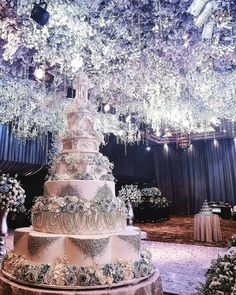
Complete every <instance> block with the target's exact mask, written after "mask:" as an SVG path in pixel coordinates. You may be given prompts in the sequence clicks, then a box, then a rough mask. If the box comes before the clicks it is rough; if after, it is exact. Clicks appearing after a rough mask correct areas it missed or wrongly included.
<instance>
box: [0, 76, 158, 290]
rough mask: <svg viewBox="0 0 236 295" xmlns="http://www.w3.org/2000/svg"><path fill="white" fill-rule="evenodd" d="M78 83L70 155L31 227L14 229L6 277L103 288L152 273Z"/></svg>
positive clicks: (66, 146) (67, 142) (56, 170)
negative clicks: (117, 189)
mask: <svg viewBox="0 0 236 295" xmlns="http://www.w3.org/2000/svg"><path fill="white" fill-rule="evenodd" d="M76 85H77V87H76V92H77V98H76V100H75V101H76V102H75V105H74V108H73V110H71V111H70V112H69V113H68V120H67V122H68V128H67V129H68V130H67V132H66V134H65V135H64V136H63V138H62V143H63V151H62V152H61V153H60V154H59V156H58V157H57V159H56V160H55V163H54V166H53V168H52V176H51V178H50V180H48V181H47V182H46V183H45V190H44V196H42V197H38V198H37V200H36V203H35V205H34V207H33V210H32V227H30V228H21V229H17V230H16V231H15V234H14V251H12V252H9V253H8V254H7V255H6V257H5V259H4V261H3V265H2V269H3V273H4V274H5V275H6V276H8V277H10V278H11V279H13V280H16V281H18V282H21V283H26V284H27V283H28V284H32V285H36V286H37V285H41V286H42V285H43V286H45V287H49V288H50V287H52V288H60V287H63V288H73V289H75V288H78V289H80V288H91V287H92V288H97V287H102V286H105V287H106V286H108V285H109V286H110V285H115V286H117V284H118V285H119V284H120V285H122V284H126V283H130V282H133V281H134V280H135V281H137V279H143V278H146V277H148V276H149V275H150V274H151V273H152V272H153V266H152V264H151V261H150V255H149V253H148V252H143V253H141V250H140V230H139V229H138V228H134V227H126V212H125V207H124V204H123V203H122V201H121V200H120V199H119V198H117V197H116V196H115V183H114V181H113V177H112V174H111V168H112V165H111V164H110V162H109V160H108V159H107V158H106V157H104V156H103V155H102V154H101V153H99V144H100V140H99V138H98V136H97V133H96V129H95V126H94V123H93V122H94V111H93V107H92V105H90V102H89V100H88V97H87V80H86V78H85V77H82V76H80V77H79V81H77V83H76Z"/></svg>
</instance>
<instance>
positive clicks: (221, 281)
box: [197, 251, 236, 295]
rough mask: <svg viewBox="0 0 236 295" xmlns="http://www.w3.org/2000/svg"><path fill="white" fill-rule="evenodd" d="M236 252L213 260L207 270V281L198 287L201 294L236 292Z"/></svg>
mask: <svg viewBox="0 0 236 295" xmlns="http://www.w3.org/2000/svg"><path fill="white" fill-rule="evenodd" d="M235 270H236V253H235V252H234V251H231V252H230V253H227V254H225V255H224V256H223V257H220V256H219V257H218V258H217V259H216V260H213V261H212V265H211V267H210V268H209V269H208V270H207V272H206V283H205V284H202V286H201V287H199V288H197V289H198V293H197V294H199V295H215V294H218V295H220V294H222V295H225V294H230V295H234V294H236V277H235Z"/></svg>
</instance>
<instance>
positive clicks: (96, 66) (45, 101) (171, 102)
mask: <svg viewBox="0 0 236 295" xmlns="http://www.w3.org/2000/svg"><path fill="white" fill-rule="evenodd" d="M44 4H45V8H47V12H48V14H50V18H49V20H48V23H47V24H45V25H44V26H40V25H38V23H37V22H35V21H34V20H32V19H31V18H30V17H29V16H30V14H31V12H32V7H33V5H34V1H32V0H13V1H12V0H11V1H10V0H3V1H1V4H0V13H1V15H2V20H1V23H0V41H1V42H0V52H1V54H0V89H1V92H0V122H1V123H8V122H11V123H12V124H13V126H14V130H15V132H16V133H17V134H18V135H19V136H21V137H32V136H36V135H38V134H42V133H46V132H48V131H50V132H52V133H55V134H56V133H58V132H59V131H61V130H63V129H64V124H65V123H64V122H65V121H64V119H65V112H66V110H67V109H68V108H69V107H70V104H71V99H73V96H74V95H69V96H68V92H67V90H68V87H71V86H72V84H73V83H72V81H73V79H74V77H76V76H77V74H78V73H79V72H85V73H87V75H88V76H89V78H90V82H91V84H90V96H89V99H90V100H91V102H92V103H93V105H94V108H95V109H96V110H98V112H97V116H96V118H95V120H96V121H97V128H98V132H99V133H100V135H101V137H104V135H105V134H109V133H114V134H115V135H116V136H117V138H118V140H119V141H121V142H124V143H127V142H129V143H131V142H137V141H138V142H139V141H141V140H142V139H143V135H144V134H145V132H149V131H148V130H150V129H151V130H153V131H154V132H155V133H160V132H162V131H163V130H165V129H172V130H176V131H178V132H180V133H182V134H186V135H187V134H194V133H198V132H209V131H214V130H215V128H216V126H218V125H219V124H220V122H221V120H222V119H226V120H227V121H229V122H235V121H236V118H235V113H236V112H235V111H236V95H235V94H236V93H235V92H236V91H235V85H236V72H235V66H236V49H235V31H236V25H235V23H236V21H235V18H236V12H235V6H234V1H233V0H232V1H231V0H222V1H214V0H211V1H200V0H194V1H190V2H189V1H171V0H169V1H162V0H149V1H148V0H137V1H132V2H131V1H129V0H124V1H119V0H113V1H109V2H108V3H105V2H101V1H94V0H87V1H81V0H76V1H71V2H70V1H66V0H54V1H50V2H49V1H48V3H46V2H45V1H44ZM46 4H47V5H46ZM37 65H47V66H48V67H50V74H51V75H52V76H53V77H54V78H53V81H52V83H41V82H40V81H30V80H29V79H28V77H29V68H30V67H34V68H36V66H37ZM68 97H72V98H71V99H69V98H68ZM106 104H108V105H109V106H110V107H111V108H112V110H113V111H112V112H110V111H109V110H110V109H109V110H108V111H107V112H103V111H101V110H102V108H101V106H102V105H106ZM114 110H115V111H114Z"/></svg>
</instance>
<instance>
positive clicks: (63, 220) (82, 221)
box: [32, 211, 126, 235]
mask: <svg viewBox="0 0 236 295" xmlns="http://www.w3.org/2000/svg"><path fill="white" fill-rule="evenodd" d="M32 225H33V228H34V229H35V230H36V231H39V232H44V233H57V234H81V235H96V234H98V233H101V234H105V233H114V232H117V231H121V230H123V229H124V228H125V227H126V214H125V213H124V212H121V211H113V212H94V213H91V214H89V215H86V214H84V213H77V212H76V213H67V212H59V213H54V212H48V211H43V212H39V213H33V214H32Z"/></svg>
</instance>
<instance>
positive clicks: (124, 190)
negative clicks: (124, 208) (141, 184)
mask: <svg viewBox="0 0 236 295" xmlns="http://www.w3.org/2000/svg"><path fill="white" fill-rule="evenodd" d="M118 197H119V198H121V199H122V200H123V201H126V202H127V201H130V202H133V203H140V202H141V191H140V190H139V189H138V186H137V185H133V184H126V185H124V186H122V187H121V190H120V191H119V194H118Z"/></svg>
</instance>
